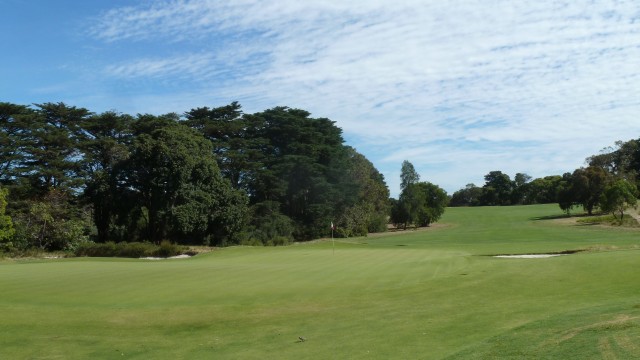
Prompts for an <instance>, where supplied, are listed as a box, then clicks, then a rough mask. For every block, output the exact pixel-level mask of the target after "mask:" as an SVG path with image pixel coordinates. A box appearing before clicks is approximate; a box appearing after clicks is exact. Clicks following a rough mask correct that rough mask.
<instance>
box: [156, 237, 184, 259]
mask: <svg viewBox="0 0 640 360" xmlns="http://www.w3.org/2000/svg"><path fill="white" fill-rule="evenodd" d="M182 250H183V249H182V247H181V246H178V245H176V244H172V243H171V242H169V241H167V240H164V241H163V242H162V243H160V246H158V248H157V249H155V250H154V251H153V254H154V255H153V256H157V257H171V256H176V255H180V254H182Z"/></svg>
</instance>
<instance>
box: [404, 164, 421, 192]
mask: <svg viewBox="0 0 640 360" xmlns="http://www.w3.org/2000/svg"><path fill="white" fill-rule="evenodd" d="M418 181H420V175H419V174H418V172H416V169H415V168H414V167H413V164H412V163H410V162H409V161H408V160H405V161H403V162H402V168H401V169H400V191H403V190H404V189H406V188H407V186H409V185H411V184H415V183H417V182H418Z"/></svg>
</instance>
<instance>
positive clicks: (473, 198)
mask: <svg viewBox="0 0 640 360" xmlns="http://www.w3.org/2000/svg"><path fill="white" fill-rule="evenodd" d="M481 196H482V188H480V187H477V186H476V185H475V184H467V185H466V186H465V187H464V188H463V189H460V190H458V191H456V192H454V193H453V195H451V199H450V200H449V206H452V207H455V206H477V205H479V203H480V197H481Z"/></svg>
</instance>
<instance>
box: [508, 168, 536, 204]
mask: <svg viewBox="0 0 640 360" xmlns="http://www.w3.org/2000/svg"><path fill="white" fill-rule="evenodd" d="M530 181H531V176H529V175H527V174H524V173H517V174H516V175H515V176H514V178H513V186H512V191H511V204H513V205H516V204H523V203H525V202H527V197H528V196H529V182H530Z"/></svg>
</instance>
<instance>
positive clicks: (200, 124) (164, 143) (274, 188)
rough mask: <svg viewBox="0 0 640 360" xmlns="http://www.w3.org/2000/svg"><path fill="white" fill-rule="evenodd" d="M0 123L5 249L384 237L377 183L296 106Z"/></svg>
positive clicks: (331, 128) (384, 209)
mask: <svg viewBox="0 0 640 360" xmlns="http://www.w3.org/2000/svg"><path fill="white" fill-rule="evenodd" d="M0 127H1V128H2V132H1V133H0V184H4V186H5V187H6V188H8V189H9V190H10V191H9V194H10V195H9V196H8V197H7V199H6V200H8V207H7V213H8V214H9V215H11V219H13V224H14V227H15V234H13V233H12V235H11V236H12V237H13V242H12V244H13V245H12V246H18V247H28V246H37V247H41V248H45V249H70V248H73V247H74V246H77V244H79V243H82V242H84V241H88V240H89V239H91V240H93V241H97V242H106V241H152V242H156V243H157V242H160V241H162V240H171V241H174V242H179V243H202V244H215V245H220V244H232V243H250V244H284V243H287V242H289V241H291V240H293V239H297V240H307V239H312V238H317V237H322V236H326V235H328V233H329V230H330V229H329V224H330V223H335V224H336V225H337V226H338V229H337V230H338V231H337V232H336V235H338V236H354V235H366V233H367V232H371V231H384V230H385V229H386V222H387V216H388V211H389V205H388V198H389V191H388V189H387V186H386V184H385V182H384V178H383V176H382V175H381V174H380V173H379V172H378V171H377V170H376V169H375V167H374V166H373V165H372V164H371V162H369V161H368V160H367V159H366V158H365V157H364V156H363V155H361V154H359V153H358V152H357V151H356V150H355V149H353V148H350V147H348V146H346V145H345V144H344V139H343V138H342V131H341V129H339V128H338V127H336V126H335V123H334V122H333V121H331V120H329V119H324V118H312V117H311V116H310V114H309V113H308V112H306V111H304V110H299V109H291V108H287V107H276V108H273V109H268V110H265V111H262V112H259V113H254V114H245V113H243V112H242V109H241V107H240V105H239V104H238V103H236V102H234V103H231V104H229V105H226V106H222V107H218V108H208V107H202V108H196V109H192V110H190V111H188V112H186V113H185V114H184V116H180V115H177V114H173V113H172V114H166V115H162V116H155V115H148V114H139V115H136V116H130V115H127V114H120V113H117V112H113V111H109V112H105V113H101V114H94V113H92V112H90V111H89V110H87V109H83V108H77V107H73V106H68V105H66V104H64V103H44V104H36V105H33V106H23V105H16V104H10V103H0ZM2 194H3V198H4V197H6V194H5V192H4V190H3V192H2ZM9 215H7V216H9ZM8 218H9V217H7V219H8ZM3 219H4V218H3ZM7 229H8V227H7ZM7 231H9V230H7ZM11 231H12V232H13V231H14V230H11ZM7 233H8V232H7ZM6 237H8V236H6ZM3 241H4V240H3ZM4 242H5V243H7V241H4Z"/></svg>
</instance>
